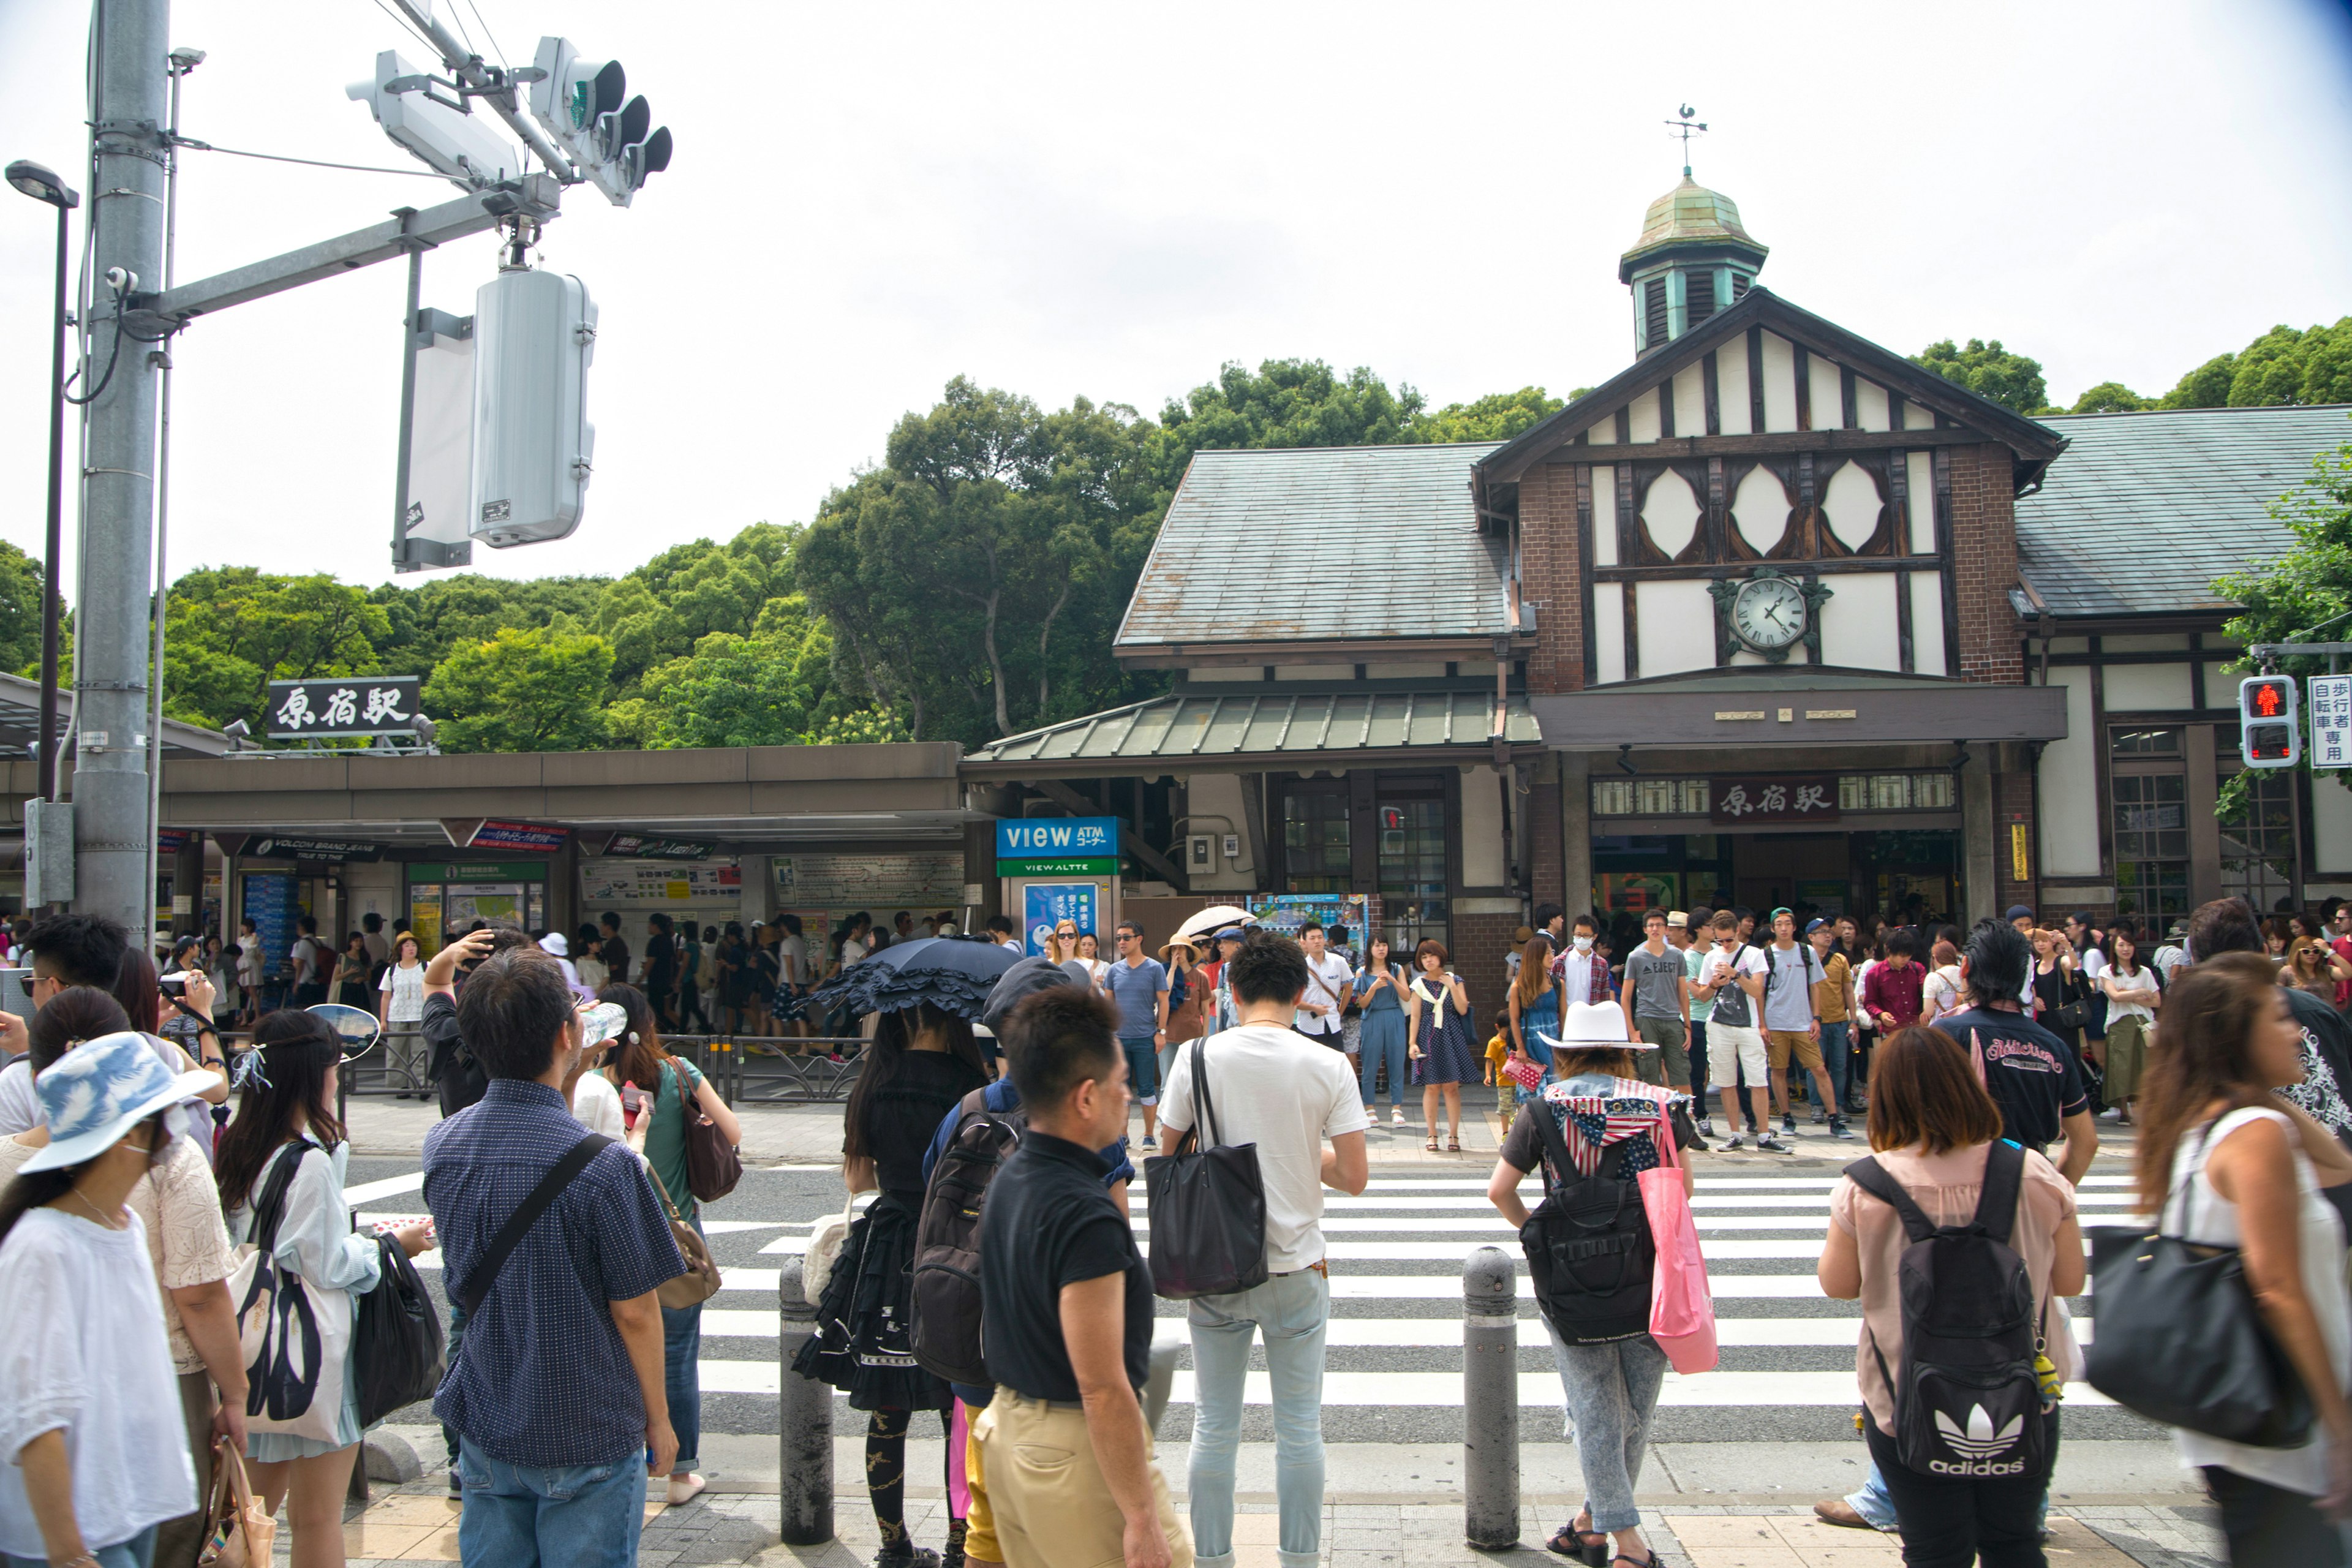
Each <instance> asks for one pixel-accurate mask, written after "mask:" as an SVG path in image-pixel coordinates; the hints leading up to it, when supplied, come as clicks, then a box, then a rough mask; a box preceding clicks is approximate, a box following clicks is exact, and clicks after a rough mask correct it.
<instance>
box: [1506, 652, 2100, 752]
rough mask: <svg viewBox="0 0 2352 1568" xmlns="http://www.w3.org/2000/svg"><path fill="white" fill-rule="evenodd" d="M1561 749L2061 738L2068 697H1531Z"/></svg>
mask: <svg viewBox="0 0 2352 1568" xmlns="http://www.w3.org/2000/svg"><path fill="white" fill-rule="evenodd" d="M1530 705H1531V706H1532V708H1533V709H1534V712H1535V717H1536V721H1537V722H1538V724H1540V725H1541V726H1542V730H1543V743H1544V744H1545V745H1546V746H1547V747H1549V748H1550V749H1552V750H1554V751H1565V752H1586V751H1591V752H1600V751H1615V750H1616V749H1617V748H1618V747H1620V746H1622V745H1625V744H1627V743H1628V742H1631V743H1632V744H1634V745H1638V746H1883V745H1899V744H1906V743H1908V744H1917V743H1922V742H1962V741H2056V740H2063V738H2064V737H2065V734H2066V690H2065V689H2064V688H2063V687H2058V686H1991V685H1981V684H1977V683H1974V682H1970V681H1962V680H1941V679H1929V678H1925V677H1903V676H1870V675H1832V674H1830V673H1828V672H1822V673H1820V674H1813V675H1808V674H1807V673H1806V672H1805V671H1804V670H1803V669H1802V668H1798V669H1793V670H1771V671H1759V672H1758V673H1757V674H1755V675H1752V676H1750V675H1709V676H1706V677H1704V678H1701V679H1687V678H1684V679H1676V678H1674V677H1666V678H1663V679H1658V680H1655V681H1629V682H1627V683H1625V684H1624V685H1622V686H1611V687H1606V688H1603V689H1600V690H1597V691H1570V692H1560V693H1557V694H1552V695H1548V696H1539V697H1537V698H1535V699H1533V700H1532V702H1531V704H1530Z"/></svg>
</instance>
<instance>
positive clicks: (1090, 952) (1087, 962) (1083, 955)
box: [1077, 931, 1110, 996]
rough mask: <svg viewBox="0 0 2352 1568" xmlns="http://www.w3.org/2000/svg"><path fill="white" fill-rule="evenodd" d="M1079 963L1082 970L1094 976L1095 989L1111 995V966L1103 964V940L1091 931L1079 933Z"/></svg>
mask: <svg viewBox="0 0 2352 1568" xmlns="http://www.w3.org/2000/svg"><path fill="white" fill-rule="evenodd" d="M1077 962H1078V965H1079V967H1080V968H1082V969H1084V970H1085V971H1086V972H1087V973H1088V974H1091V975H1093V976H1094V981H1095V989H1096V990H1097V991H1099V992H1101V993H1102V994H1104V995H1106V996H1108V994H1110V965H1109V964H1108V963H1104V962H1103V957H1102V940H1101V939H1100V938H1099V937H1097V936H1096V935H1095V933H1094V932H1092V931H1080V932H1079V933H1078V947H1077Z"/></svg>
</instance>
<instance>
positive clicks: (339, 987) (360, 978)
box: [335, 931, 374, 1011]
mask: <svg viewBox="0 0 2352 1568" xmlns="http://www.w3.org/2000/svg"><path fill="white" fill-rule="evenodd" d="M373 963H374V961H373V959H372V958H371V957H370V956H369V954H368V950H367V937H366V936H365V935H364V934H362V932H359V931H352V932H351V933H350V934H349V935H347V936H345V937H344V938H343V951H342V952H339V953H337V954H336V955H335V1000H336V1001H338V1002H341V1004H342V1005H344V1006H346V1007H357V1008H359V1009H361V1010H362V1011H366V1010H367V1005H368V971H369V969H371V968H372V967H373Z"/></svg>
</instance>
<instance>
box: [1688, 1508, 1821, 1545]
mask: <svg viewBox="0 0 2352 1568" xmlns="http://www.w3.org/2000/svg"><path fill="white" fill-rule="evenodd" d="M1661 1522H1662V1523H1664V1526H1665V1528H1666V1529H1667V1530H1669V1531H1673V1533H1674V1536H1675V1540H1677V1541H1679V1542H1682V1543H1683V1545H1684V1546H1685V1547H1690V1546H1757V1547H1770V1546H1786V1545H1789V1544H1790V1542H1789V1541H1788V1540H1787V1539H1786V1538H1785V1537H1783V1536H1782V1535H1781V1534H1780V1531H1777V1530H1775V1529H1774V1528H1773V1521H1772V1520H1770V1519H1769V1518H1766V1517H1764V1516H1763V1515H1760V1514H1731V1515H1717V1516H1715V1517H1713V1518H1708V1517H1705V1516H1700V1517H1696V1518H1694V1517H1692V1516H1689V1515H1686V1514H1684V1515H1675V1514H1669V1515H1668V1516H1666V1518H1665V1519H1664V1521H1661Z"/></svg>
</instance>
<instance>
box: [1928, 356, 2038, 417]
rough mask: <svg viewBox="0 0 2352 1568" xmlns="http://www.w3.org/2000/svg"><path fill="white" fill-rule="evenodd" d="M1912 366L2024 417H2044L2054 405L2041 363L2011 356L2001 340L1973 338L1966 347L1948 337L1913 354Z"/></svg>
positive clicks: (2023, 357)
mask: <svg viewBox="0 0 2352 1568" xmlns="http://www.w3.org/2000/svg"><path fill="white" fill-rule="evenodd" d="M1911 363H1913V364H1916V365H1917V366H1919V367H1920V368H1921V369H1923V370H1930V371H1933V372H1935V373H1936V374H1937V375H1940V376H1942V377H1943V378H1944V379H1945V380H1946V381H1949V382H1954V383H1957V384H1959V385H1961V386H1965V387H1967V388H1968V389H1969V391H1970V392H1973V393H1975V394H1976V395H1978V396H1979V397H1984V398H1990V400H1991V401H1993V402H1995V403H1998V404H2000V405H2002V406H2003V407H2005V408H2013V409H2015V410H2016V411H2017V412H2018V413H2020V414H2024V415H2029V416H2031V415H2036V414H2040V413H2042V412H2043V411H2044V410H2046V409H2047V408H2048V407H2049V405H2050V388H2049V387H2048V385H2047V384H2044V383H2043V381H2042V364H2041V362H2040V361H2038V360H2031V359H2028V358H2026V357H2025V356H2024V355H2023V354H2019V353H2010V352H2009V351H2008V350H2007V349H2005V348H2003V347H2001V346H2000V339H1999V338H1995V339H1993V340H1992V341H1991V342H1985V341H1984V340H1983V339H1982V338H1970V339H1969V343H1968V347H1966V348H1960V347H1958V346H1957V345H1955V344H1954V343H1953V342H1952V340H1951V339H1949V338H1946V339H1945V340H1944V341H1943V342H1939V343H1929V344H1928V345H1927V347H1926V348H1925V349H1923V350H1921V351H1920V352H1919V353H1916V354H1913V355H1912V356H1911Z"/></svg>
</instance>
